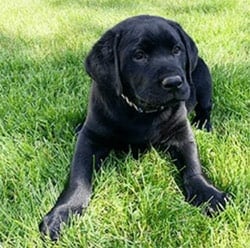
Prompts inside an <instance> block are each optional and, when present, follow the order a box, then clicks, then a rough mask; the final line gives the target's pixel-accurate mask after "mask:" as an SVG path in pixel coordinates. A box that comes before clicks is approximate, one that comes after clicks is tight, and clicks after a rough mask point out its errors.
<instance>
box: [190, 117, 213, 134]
mask: <svg viewBox="0 0 250 248" xmlns="http://www.w3.org/2000/svg"><path fill="white" fill-rule="evenodd" d="M192 125H194V126H195V127H196V128H198V129H201V130H202V129H205V130H206V131H207V132H211V131H212V124H211V122H210V120H208V119H204V118H200V117H199V116H195V117H194V119H193V120H192Z"/></svg>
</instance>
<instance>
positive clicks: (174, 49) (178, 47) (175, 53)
mask: <svg viewBox="0 0 250 248" xmlns="http://www.w3.org/2000/svg"><path fill="white" fill-rule="evenodd" d="M172 52H173V54H174V55H180V54H181V47H180V46H174V48H173V50H172Z"/></svg>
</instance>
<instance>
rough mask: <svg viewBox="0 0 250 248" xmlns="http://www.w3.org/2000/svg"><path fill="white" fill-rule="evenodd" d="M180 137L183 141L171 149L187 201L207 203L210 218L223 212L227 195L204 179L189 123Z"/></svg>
mask: <svg viewBox="0 0 250 248" xmlns="http://www.w3.org/2000/svg"><path fill="white" fill-rule="evenodd" d="M178 136H179V137H182V139H180V140H179V142H178V143H176V145H173V146H171V147H170V154H171V156H172V158H173V159H174V162H175V164H176V165H177V167H178V169H179V170H180V173H181V177H182V181H183V186H184V190H185V193H186V200H187V201H188V202H190V203H191V204H193V205H195V206H200V205H201V204H203V203H207V204H208V206H207V208H206V212H207V214H208V215H210V216H211V215H212V214H213V213H215V212H216V211H219V210H223V209H224V208H225V205H226V202H227V195H226V194H225V193H224V192H221V191H219V190H218V189H217V188H215V187H214V186H213V185H212V184H211V183H209V182H208V181H207V180H206V178H205V177H204V175H203V172H202V169H201V164H200V160H199V156H198V151H197V146H196V143H195V140H194V137H193V133H192V130H191V128H190V126H189V124H188V123H187V126H186V128H185V130H184V131H182V132H181V134H180V133H179V135H178Z"/></svg>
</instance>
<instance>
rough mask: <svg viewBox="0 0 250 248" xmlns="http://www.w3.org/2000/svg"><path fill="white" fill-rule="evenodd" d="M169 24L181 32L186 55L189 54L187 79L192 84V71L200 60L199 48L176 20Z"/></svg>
mask: <svg viewBox="0 0 250 248" xmlns="http://www.w3.org/2000/svg"><path fill="white" fill-rule="evenodd" d="M169 24H170V25H171V26H172V27H173V28H175V30H176V31H177V32H178V33H179V35H180V37H181V40H182V42H183V44H184V45H185V48H186V56H187V65H186V67H187V68H186V72H187V80H188V82H189V83H190V84H192V83H193V82H192V75H191V74H192V71H194V69H195V68H196V65H197V61H198V49H197V47H196V45H195V43H194V41H193V40H192V38H191V37H190V36H189V35H188V34H187V33H186V32H185V31H184V30H183V28H182V27H181V26H180V25H179V24H178V23H176V22H173V21H169Z"/></svg>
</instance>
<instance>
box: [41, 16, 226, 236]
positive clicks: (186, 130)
mask: <svg viewBox="0 0 250 248" xmlns="http://www.w3.org/2000/svg"><path fill="white" fill-rule="evenodd" d="M85 67H86V70H87V72H88V74H89V75H90V77H91V78H92V79H93V84H92V91H91V97H90V101H89V109H88V115H87V118H86V121H85V123H84V124H83V126H82V128H81V130H80V131H79V136H78V141H77V145H76V150H75V154H74V158H73V162H72V167H71V172H70V177H69V182H68V184H67V186H66V188H65V189H64V191H63V192H62V194H61V195H60V197H59V198H58V200H57V202H56V204H55V206H54V207H53V208H52V210H51V211H50V212H49V213H48V214H47V215H46V216H45V217H44V219H43V221H42V222H41V224H40V226H39V227H40V231H41V232H42V233H43V234H47V235H49V236H50V238H51V239H52V240H56V239H58V236H59V232H60V227H61V224H62V223H63V222H67V221H68V219H69V217H70V214H81V213H82V211H83V209H86V207H87V205H88V203H89V199H90V196H91V179H92V174H93V170H94V169H98V168H99V167H100V165H101V162H102V160H104V159H105V158H106V157H107V155H108V154H109V152H110V150H111V149H115V150H127V149H131V150H132V152H133V154H135V155H136V153H137V152H138V151H143V150H145V149H146V148H148V147H151V146H154V147H156V148H157V149H161V150H162V151H164V152H167V151H168V152H169V153H170V155H171V157H172V158H173V160H174V162H175V163H176V165H177V167H178V169H179V170H180V174H181V177H182V182H183V186H184V189H185V194H186V199H187V201H189V202H190V203H191V204H193V205H195V206H199V205H201V204H202V203H205V202H207V203H208V207H207V212H208V214H210V215H211V214H213V213H214V212H216V211H218V210H223V209H224V207H225V205H226V202H227V195H226V194H225V193H223V192H221V191H219V190H218V189H216V188H215V187H214V186H213V185H212V184H211V183H209V182H208V181H207V180H206V179H205V177H204V175H203V172H202V169H201V164H200V160H199V156H198V151H197V146H196V143H195V138H194V135H193V133H192V130H191V127H190V124H189V121H188V120H187V112H188V111H190V110H192V109H193V108H194V109H195V113H196V115H195V117H194V120H193V122H194V123H195V124H196V125H197V126H198V128H205V129H206V130H207V131H210V130H211V122H210V114H211V108H212V103H211V77H210V73H209V70H208V68H207V65H206V64H205V63H204V61H203V60H202V59H201V58H200V57H199V56H198V50H197V47H196V45H195V43H194V41H193V40H192V39H191V38H190V37H189V36H188V35H187V34H186V32H185V31H184V30H183V29H182V28H181V26H180V25H179V24H177V23H176V22H173V21H170V20H166V19H164V18H161V17H156V16H147V15H143V16H136V17H132V18H129V19H127V20H125V21H123V22H121V23H119V24H117V25H116V26H115V27H113V28H112V29H110V30H108V31H107V32H106V33H105V34H104V35H103V36H102V37H101V39H100V40H99V41H97V43H96V44H95V45H94V47H93V48H92V50H91V51H90V53H89V55H88V57H87V59H86V64H85Z"/></svg>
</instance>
